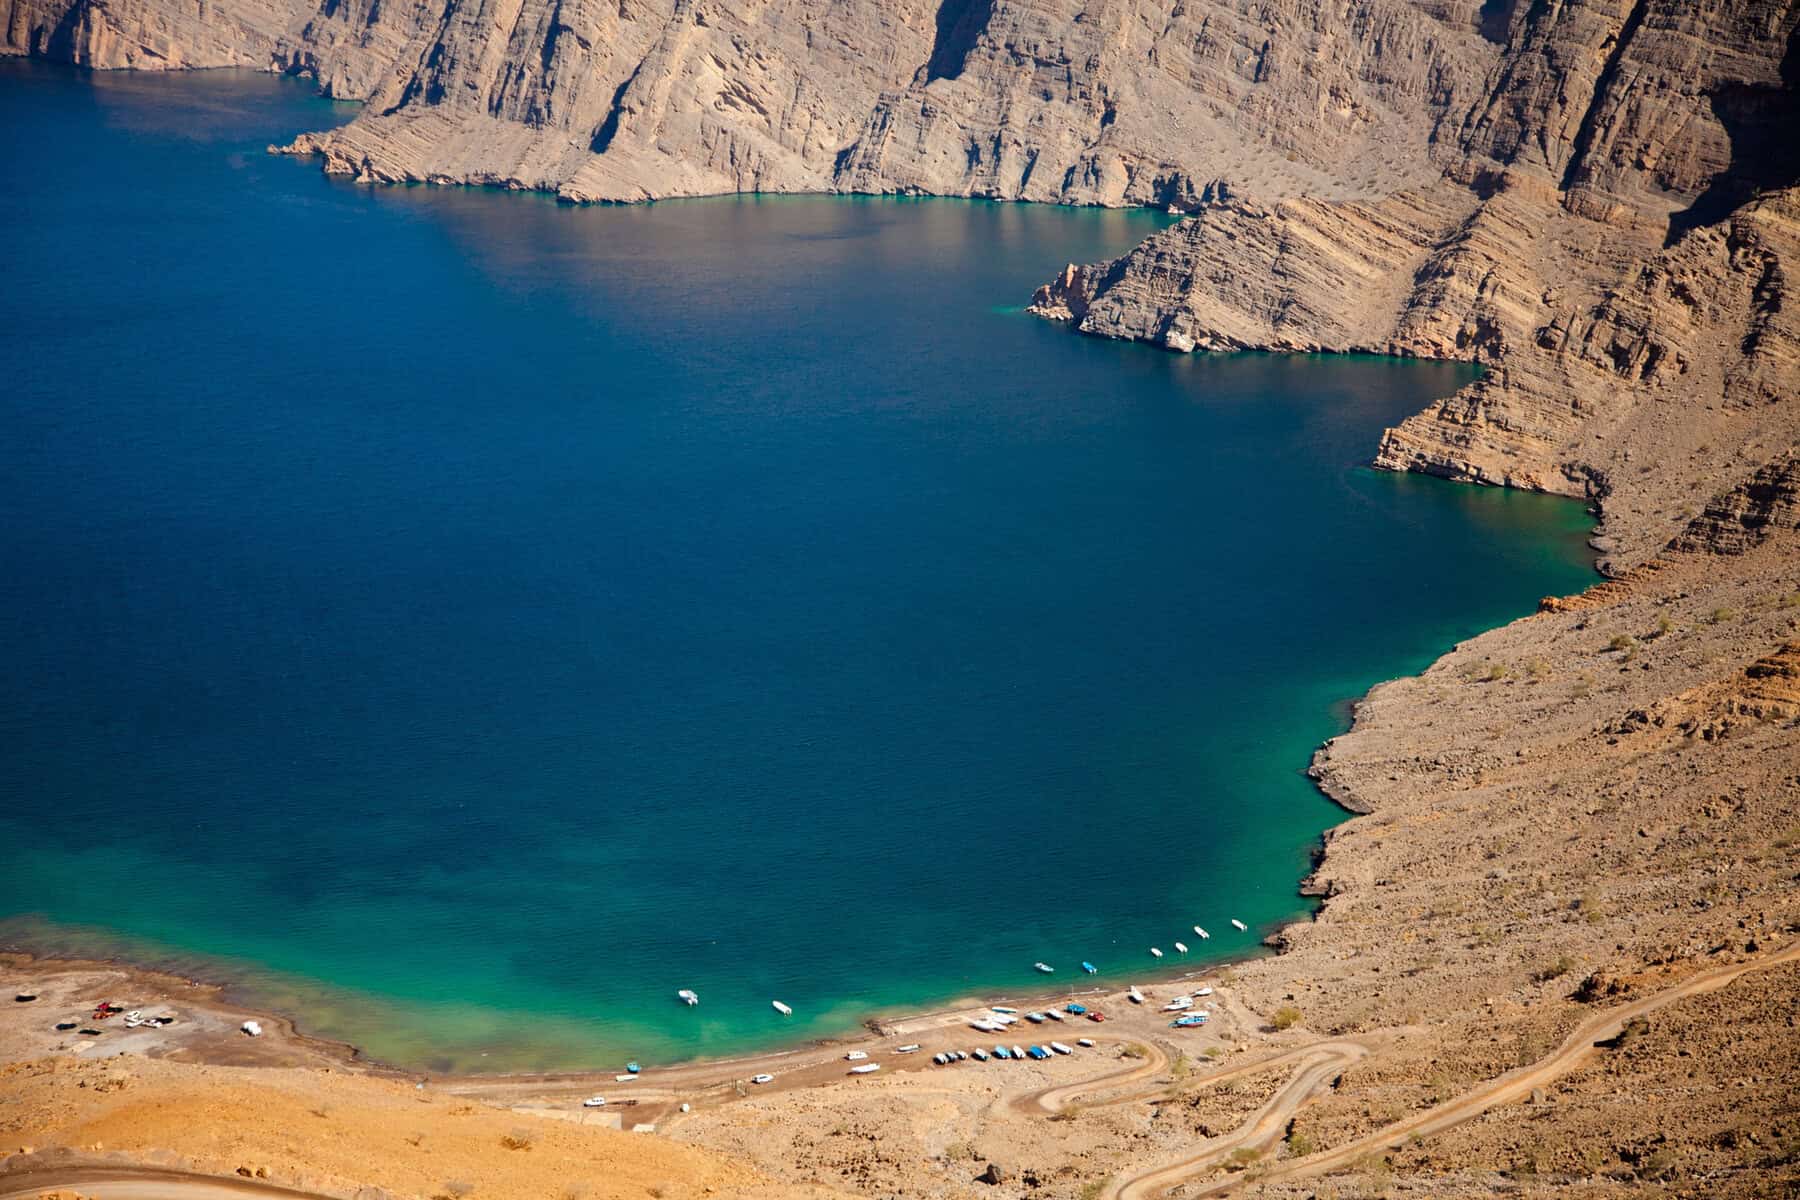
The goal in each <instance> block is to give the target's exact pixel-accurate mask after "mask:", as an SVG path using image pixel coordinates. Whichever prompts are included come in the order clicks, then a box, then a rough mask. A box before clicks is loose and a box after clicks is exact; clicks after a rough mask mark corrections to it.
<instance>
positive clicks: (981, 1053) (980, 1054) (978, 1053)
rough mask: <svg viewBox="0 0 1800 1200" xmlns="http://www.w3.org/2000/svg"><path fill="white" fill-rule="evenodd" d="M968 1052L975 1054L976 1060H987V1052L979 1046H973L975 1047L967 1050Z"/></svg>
mask: <svg viewBox="0 0 1800 1200" xmlns="http://www.w3.org/2000/svg"><path fill="white" fill-rule="evenodd" d="M969 1053H970V1054H973V1055H974V1056H975V1061H976V1062H986V1061H987V1060H988V1052H987V1051H986V1050H983V1049H982V1048H981V1047H980V1046H977V1047H975V1049H973V1050H971V1051H969Z"/></svg>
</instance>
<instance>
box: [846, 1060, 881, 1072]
mask: <svg viewBox="0 0 1800 1200" xmlns="http://www.w3.org/2000/svg"><path fill="white" fill-rule="evenodd" d="M879 1070H881V1064H880V1063H864V1064H863V1065H862V1066H860V1067H851V1068H850V1073H851V1074H852V1075H873V1074H874V1073H875V1072H877V1071H879Z"/></svg>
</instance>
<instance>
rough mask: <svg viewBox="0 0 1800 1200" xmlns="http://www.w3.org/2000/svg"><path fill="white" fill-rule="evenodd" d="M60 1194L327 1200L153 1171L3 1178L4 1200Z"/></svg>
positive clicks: (65, 1170) (118, 1199)
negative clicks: (50, 1193)
mask: <svg viewBox="0 0 1800 1200" xmlns="http://www.w3.org/2000/svg"><path fill="white" fill-rule="evenodd" d="M58 1189H70V1190H74V1191H79V1192H80V1193H81V1194H82V1195H84V1196H92V1197H93V1198H94V1200H327V1198H326V1197H323V1196H320V1195H318V1194H317V1193H315V1192H300V1191H295V1190H294V1189H293V1188H284V1187H277V1186H276V1185H274V1184H272V1183H260V1182H258V1181H256V1180H253V1179H226V1178H222V1177H219V1176H216V1175H195V1174H192V1173H190V1172H187V1171H159V1170H156V1169H155V1168H153V1167H120V1168H111V1167H79V1166H67V1167H61V1168H54V1167H51V1168H45V1169H43V1170H38V1171H21V1172H19V1173H17V1174H15V1175H0V1200H32V1198H34V1197H37V1196H40V1195H42V1194H43V1193H45V1192H53V1191H56V1190H58Z"/></svg>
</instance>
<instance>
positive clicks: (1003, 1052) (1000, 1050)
mask: <svg viewBox="0 0 1800 1200" xmlns="http://www.w3.org/2000/svg"><path fill="white" fill-rule="evenodd" d="M994 1057H995V1058H1011V1057H1012V1051H1011V1050H1008V1049H1007V1048H1006V1047H1005V1046H995V1047H994Z"/></svg>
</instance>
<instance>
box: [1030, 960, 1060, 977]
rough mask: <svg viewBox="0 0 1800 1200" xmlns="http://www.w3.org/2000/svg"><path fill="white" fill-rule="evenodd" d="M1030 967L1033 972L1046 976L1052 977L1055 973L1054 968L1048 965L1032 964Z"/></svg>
mask: <svg viewBox="0 0 1800 1200" xmlns="http://www.w3.org/2000/svg"><path fill="white" fill-rule="evenodd" d="M1031 967H1032V969H1033V970H1034V971H1042V972H1043V973H1044V974H1046V975H1054V974H1055V973H1056V968H1055V967H1053V966H1051V965H1050V964H1049V963H1041V962H1040V963H1032V964H1031Z"/></svg>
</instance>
